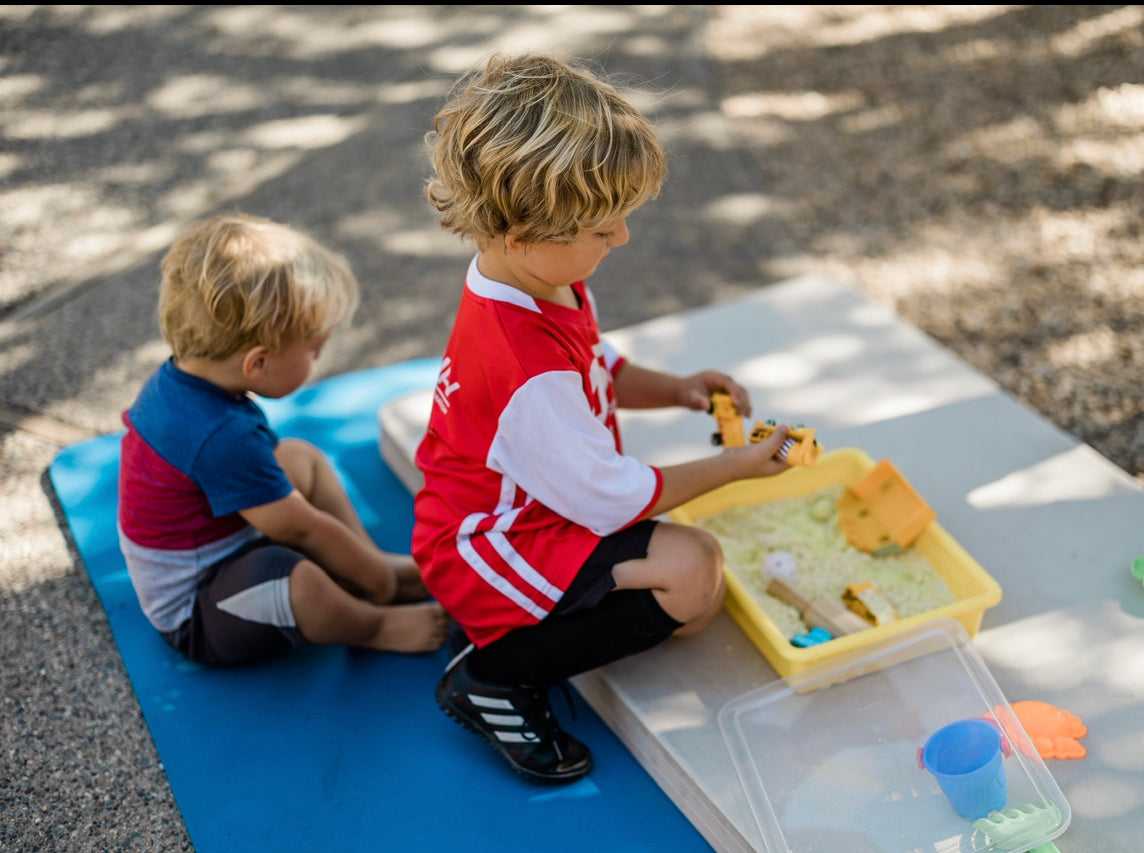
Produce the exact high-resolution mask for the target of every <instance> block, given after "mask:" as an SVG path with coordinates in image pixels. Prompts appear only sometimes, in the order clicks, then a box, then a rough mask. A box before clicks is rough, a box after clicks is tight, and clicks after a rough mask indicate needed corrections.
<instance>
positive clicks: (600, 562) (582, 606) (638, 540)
mask: <svg viewBox="0 0 1144 853" xmlns="http://www.w3.org/2000/svg"><path fill="white" fill-rule="evenodd" d="M657 524H659V522H658V521H653V520H651V519H645V520H644V521H637V522H636V523H635V524H633V525H632V526H631V527H625V528H624V529H623V530H619V531H617V532H615V533H613V534H611V535H610V536H605V537H604V538H603V539H601V540H600V541H599V543H598V544H597V545H596V547H595V549H594V550H593V551H592V553H591V554H589V555H588V559H587V560H585V561H584V565H582V566H581V567H580V571H579V572H577V573H576V577H575V578H574V579H573V581H572V583H571V584H570V585H569V587H568V589H567V590H565V592H564V595H563V596H561V598H560V601H558V602H557V604H556V606H555V607H554V608H552V612H551V614H549V615H551V616H567V615H568V614H569V613H576V612H577V611H580V610H590V609H591V608H593V607H595V606H596V605H597V604H599V603H600V601H601V599H603V597H604V596H605V595H607V594H608V593H609V592H611V591H612V590H613V589H615V588H616V579H615V577H613V576H612V569H613V568H615V567H616V566H617V565H618V564H620V563H623V562H626V561H627V560H639V559H642V558H644V557H646V556H647V547H648V544H649V543H650V542H651V535H652V533H653V532H654V531H655V527H656V525H657Z"/></svg>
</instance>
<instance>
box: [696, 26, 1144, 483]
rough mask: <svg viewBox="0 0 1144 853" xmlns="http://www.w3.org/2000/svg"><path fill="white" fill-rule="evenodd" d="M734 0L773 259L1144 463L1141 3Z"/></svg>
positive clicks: (733, 94)
mask: <svg viewBox="0 0 1144 853" xmlns="http://www.w3.org/2000/svg"><path fill="white" fill-rule="evenodd" d="M717 8H718V10H719V11H718V12H717V14H716V22H715V24H714V26H713V28H712V32H711V34H710V36H709V45H710V47H711V52H712V54H713V56H714V57H715V60H716V62H715V73H716V75H717V77H718V80H719V86H720V89H721V95H722V97H723V106H724V108H725V109H726V110H727V112H728V113H729V114H730V115H731V116H732V117H734V118H735V120H736V127H737V129H738V131H739V132H740V133H741V134H742V136H743V138H744V143H743V144H745V145H746V146H747V147H748V148H749V149H750V150H751V151H752V152H753V153H754V154H755V158H756V163H757V166H758V172H759V183H760V185H761V187H762V191H763V193H764V194H765V196H766V198H767V200H768V204H767V206H766V209H765V211H764V215H763V216H761V217H760V218H759V220H758V221H755V222H752V223H751V227H754V228H756V229H758V231H759V233H760V239H761V240H763V241H764V242H766V244H767V248H768V254H769V257H768V258H766V259H765V260H764V265H763V270H764V275H765V276H766V277H768V278H772V279H777V278H783V277H786V276H787V275H789V273H790V272H791V271H792V269H794V270H796V271H797V270H798V269H800V268H801V267H802V266H806V265H810V266H814V267H817V268H819V269H822V268H826V269H828V270H830V271H832V272H834V273H835V274H837V275H838V276H839V277H842V278H844V279H845V280H848V281H850V282H851V283H854V284H855V285H856V286H857V287H859V289H861V290H862V291H863V292H864V293H866V294H867V295H870V296H872V297H874V298H876V299H878V300H880V301H882V302H884V303H885V304H887V305H889V306H890V307H892V308H894V309H895V310H897V311H898V312H899V313H900V314H901V315H902V316H903V317H905V318H906V319H907V320H909V321H911V322H912V323H914V324H915V325H917V326H918V327H919V328H921V329H922V330H924V331H925V332H927V333H929V334H930V335H932V336H934V337H935V338H937V339H938V340H939V341H941V342H942V343H944V344H946V345H947V346H949V347H950V348H951V349H952V350H954V351H955V352H956V353H958V354H959V355H960V356H962V357H963V358H965V359H967V360H968V361H969V362H970V363H972V364H973V365H974V366H975V367H977V368H978V369H979V370H981V371H982V372H984V373H986V374H987V375H989V376H991V377H993V378H995V379H997V380H998V382H1000V383H1001V385H1002V386H1003V387H1005V388H1006V390H1007V391H1009V392H1010V393H1012V394H1014V396H1016V397H1018V398H1020V399H1021V400H1023V401H1025V402H1027V403H1028V404H1029V405H1031V406H1032V407H1034V408H1035V409H1037V410H1038V411H1040V412H1041V413H1042V414H1043V415H1044V416H1046V417H1047V418H1049V419H1050V420H1052V421H1054V422H1055V423H1057V424H1058V425H1060V426H1061V427H1063V428H1064V429H1066V430H1068V431H1069V432H1071V433H1073V434H1074V435H1076V436H1077V437H1078V438H1080V439H1081V440H1083V441H1086V442H1089V443H1091V444H1093V445H1094V446H1095V447H1096V448H1097V449H1098V450H1100V451H1101V452H1103V453H1104V454H1105V455H1107V456H1109V457H1110V458H1111V459H1113V460H1114V461H1115V462H1117V464H1119V465H1121V466H1122V467H1124V468H1125V469H1127V470H1128V471H1130V472H1132V473H1139V472H1142V471H1144V395H1141V394H1140V393H1139V384H1140V380H1141V378H1142V373H1144V346H1141V344H1140V341H1141V339H1142V333H1144V309H1142V307H1141V306H1142V305H1144V301H1142V299H1141V296H1142V295H1144V271H1142V265H1141V262H1142V261H1144V247H1142V245H1141V240H1140V237H1141V230H1142V226H1141V218H1140V216H1141V213H1142V212H1144V179H1142V178H1141V174H1142V172H1141V169H1142V167H1144V144H1142V142H1141V140H1142V138H1144V137H1142V135H1141V131H1142V130H1144V9H1142V8H1141V7H1139V6H1022V7H956V6H945V7H909V6H857V7H855V6H832V7H825V6H824V7H799V8H798V9H797V10H796V11H794V12H788V13H786V14H785V15H784V14H782V13H779V12H778V11H777V10H775V11H772V10H767V9H761V8H760V7H741V8H739V9H736V8H734V7H717ZM748 10H758V11H754V12H752V11H748ZM732 33H733V34H734V37H732Z"/></svg>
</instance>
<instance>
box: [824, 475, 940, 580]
mask: <svg viewBox="0 0 1144 853" xmlns="http://www.w3.org/2000/svg"><path fill="white" fill-rule="evenodd" d="M935 518H937V513H935V512H934V511H933V510H932V509H931V508H930V506H929V505H928V504H927V503H926V502H925V501H924V500H922V498H921V496H920V495H919V494H918V493H917V492H915V491H914V490H913V487H912V486H910V484H909V483H908V482H906V478H905V477H903V476H902V474H901V472H900V471H898V469H897V468H895V467H894V464H893V463H892V462H891V461H890V460H889V459H883V460H882V461H881V462H879V463H878V464H877V465H875V466H874V467H873V468H871V469H870V471H869V472H868V473H867V474H866V475H865V476H864V477H862V478H861V479H860V480H858V481H857V482H855V483H851V484H850V485H849V486H847V487H846V491H845V492H843V493H842V497H840V498H839V499H838V525H839V527H841V528H842V532H843V533H844V534H846V539H847V540H848V541H849V542H850V544H851V545H853V546H854V547H855V548H857V549H858V550H859V551H865V552H866V553H867V554H873V555H874V556H876V557H880V556H884V555H887V554H894V553H897V552H898V551H901V550H903V549H905V548H908V547H910V545H912V544H913V543H914V540H916V539H917V538H918V536H920V535H921V534H922V531H923V530H925V529H926V527H927V526H928V525H929V523H930V522H931V521H933V520H934V519H935Z"/></svg>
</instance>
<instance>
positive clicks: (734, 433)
mask: <svg viewBox="0 0 1144 853" xmlns="http://www.w3.org/2000/svg"><path fill="white" fill-rule="evenodd" d="M709 411H710V412H711V414H712V415H714V416H715V425H716V426H717V427H719V431H718V432H717V433H715V434H714V435H712V436H711V443H712V444H715V445H722V446H723V447H742V446H743V445H744V444H746V443H747V436H746V434H745V433H744V432H743V419H742V418H741V417H739V410H738V409H736V408H735V404H734V403H733V402H731V395H730V394H728V393H727V392H726V391H713V392H712V393H711V408H710V410H709Z"/></svg>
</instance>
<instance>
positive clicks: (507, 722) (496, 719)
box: [481, 714, 524, 728]
mask: <svg viewBox="0 0 1144 853" xmlns="http://www.w3.org/2000/svg"><path fill="white" fill-rule="evenodd" d="M481 719H482V720H484V721H485V722H486V723H488V724H489V725H490V726H515V727H516V728H520V727H521V726H523V725H524V717H520V716H517V715H515V714H481Z"/></svg>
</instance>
